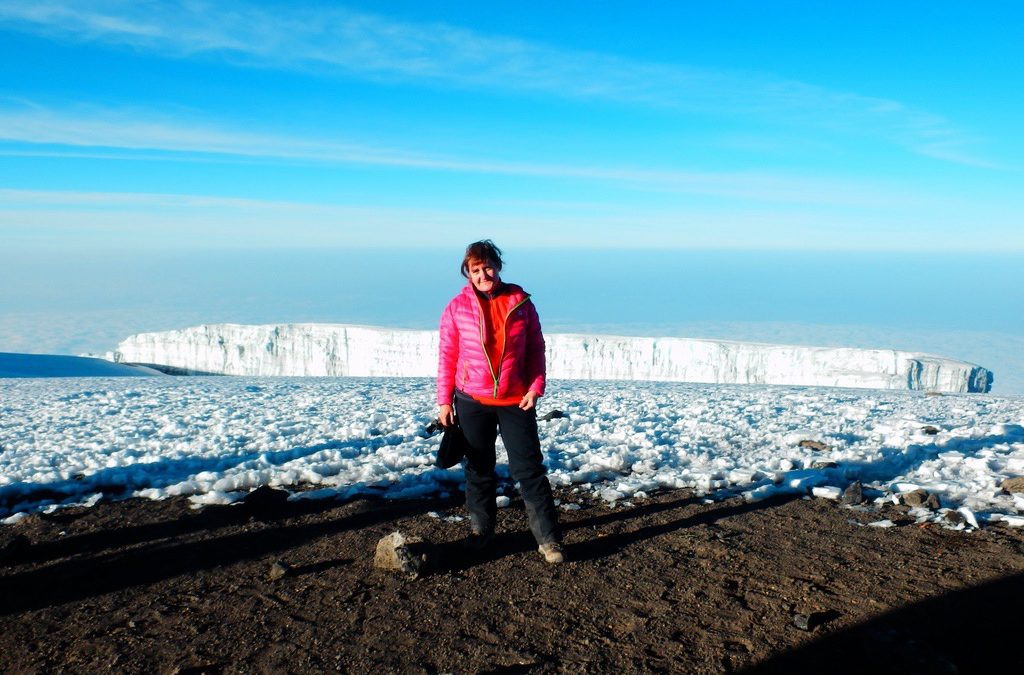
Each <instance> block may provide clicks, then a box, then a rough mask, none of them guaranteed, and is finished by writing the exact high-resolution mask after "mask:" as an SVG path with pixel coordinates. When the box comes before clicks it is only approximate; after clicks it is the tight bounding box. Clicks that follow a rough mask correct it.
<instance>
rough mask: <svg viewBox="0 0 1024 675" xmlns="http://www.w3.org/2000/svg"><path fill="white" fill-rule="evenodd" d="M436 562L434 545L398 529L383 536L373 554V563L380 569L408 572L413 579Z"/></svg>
mask: <svg viewBox="0 0 1024 675" xmlns="http://www.w3.org/2000/svg"><path fill="white" fill-rule="evenodd" d="M434 562H436V555H435V553H434V550H433V547H432V546H431V545H430V544H429V543H427V542H425V541H423V540H422V539H420V538H419V537H411V536H410V537H407V536H405V535H404V534H402V533H401V532H399V531H398V530H395V531H394V532H392V533H391V534H389V535H387V536H385V537H381V539H380V541H378V542H377V549H376V552H375V554H374V556H373V565H374V567H377V568H379V569H383V570H391V571H396V572H402V573H404V574H408V575H409V576H410V577H412V578H413V579H416V578H418V577H419V576H420V575H421V574H423V573H424V572H426V570H427V569H428V568H429V567H430V566H431V565H432V564H433V563H434Z"/></svg>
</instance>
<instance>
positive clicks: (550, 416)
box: [540, 410, 565, 422]
mask: <svg viewBox="0 0 1024 675" xmlns="http://www.w3.org/2000/svg"><path fill="white" fill-rule="evenodd" d="M562 417H565V413H564V412H562V411H561V410H552V411H550V412H547V413H544V414H543V415H542V416H541V417H540V420H541V421H542V422H546V421H548V420H557V419H561V418H562Z"/></svg>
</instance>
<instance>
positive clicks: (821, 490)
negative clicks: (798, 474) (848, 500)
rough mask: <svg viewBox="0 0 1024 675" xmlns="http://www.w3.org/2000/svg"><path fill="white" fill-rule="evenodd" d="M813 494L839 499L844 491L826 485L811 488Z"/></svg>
mask: <svg viewBox="0 0 1024 675" xmlns="http://www.w3.org/2000/svg"><path fill="white" fill-rule="evenodd" d="M811 494H812V495H814V496H815V497H821V498H822V499H839V497H840V496H842V494H843V491H842V490H841V489H839V488H837V487H833V486H831V485H826V486H824V487H816V488H811Z"/></svg>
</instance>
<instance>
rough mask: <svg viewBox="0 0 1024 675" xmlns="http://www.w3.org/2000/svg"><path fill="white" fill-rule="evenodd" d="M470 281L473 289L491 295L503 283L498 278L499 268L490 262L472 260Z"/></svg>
mask: <svg viewBox="0 0 1024 675" xmlns="http://www.w3.org/2000/svg"><path fill="white" fill-rule="evenodd" d="M469 280H470V282H472V284H473V288H475V289H476V290H478V291H480V292H481V293H491V292H493V291H494V289H496V288H497V287H498V284H499V283H501V277H499V276H498V268H497V267H495V265H494V262H492V261H490V260H470V261H469Z"/></svg>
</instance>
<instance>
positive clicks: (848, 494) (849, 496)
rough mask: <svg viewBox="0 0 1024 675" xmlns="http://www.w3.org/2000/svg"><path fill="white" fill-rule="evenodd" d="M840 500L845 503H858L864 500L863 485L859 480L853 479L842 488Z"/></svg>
mask: <svg viewBox="0 0 1024 675" xmlns="http://www.w3.org/2000/svg"><path fill="white" fill-rule="evenodd" d="M841 501H842V502H843V504H847V505H853V504H860V503H861V502H862V501H864V486H862V485H861V484H860V481H859V480H855V481H853V482H852V483H850V484H849V485H848V486H847V488H846V489H845V490H843V496H842V498H841Z"/></svg>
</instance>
